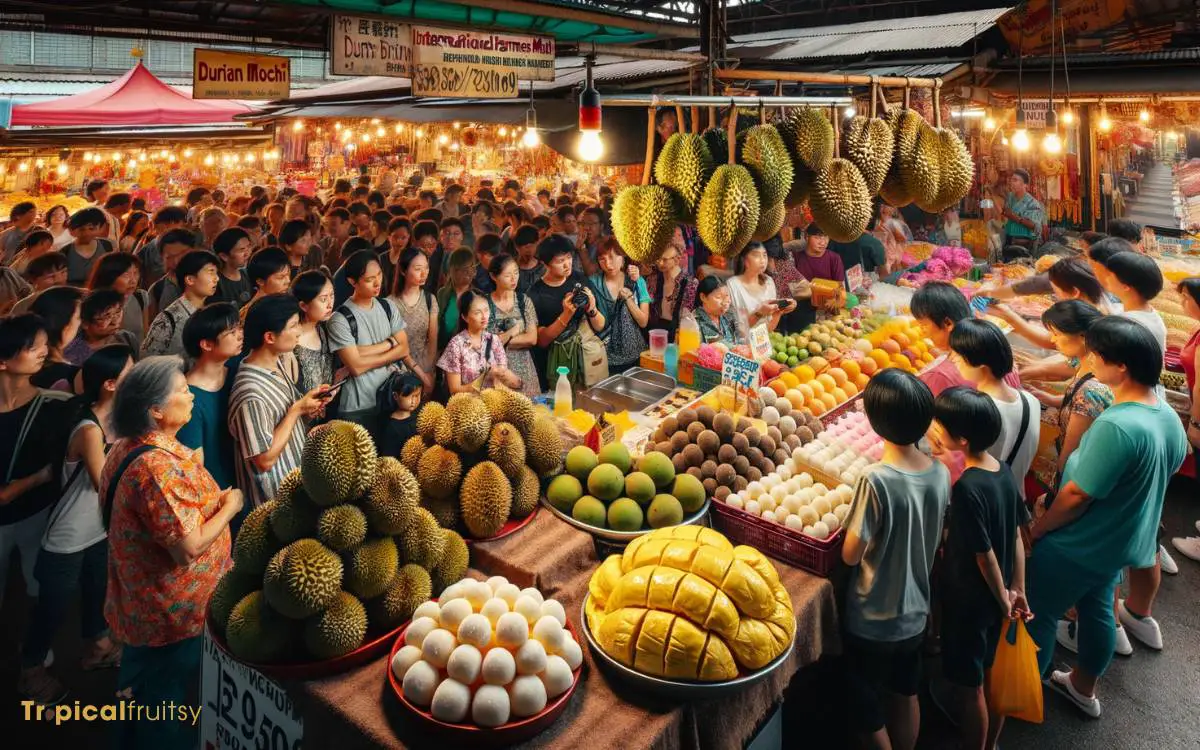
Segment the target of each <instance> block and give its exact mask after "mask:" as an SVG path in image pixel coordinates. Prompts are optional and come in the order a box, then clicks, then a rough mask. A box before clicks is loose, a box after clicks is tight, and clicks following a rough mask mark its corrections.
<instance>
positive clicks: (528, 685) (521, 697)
mask: <svg viewBox="0 0 1200 750" xmlns="http://www.w3.org/2000/svg"><path fill="white" fill-rule="evenodd" d="M508 698H509V701H510V702H511V703H512V713H513V716H521V717H526V716H533V715H534V714H536V713H538V712H539V711H541V710H542V709H543V708H545V707H546V686H545V685H543V684H542V681H541V680H540V679H538V677H537V676H536V675H531V674H527V675H521V676H520V677H518V678H517V679H515V680H513V681H512V684H511V685H509V686H508Z"/></svg>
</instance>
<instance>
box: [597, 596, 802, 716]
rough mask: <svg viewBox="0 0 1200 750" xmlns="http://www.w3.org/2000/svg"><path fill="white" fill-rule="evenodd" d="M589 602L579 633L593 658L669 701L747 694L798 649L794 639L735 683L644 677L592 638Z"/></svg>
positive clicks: (607, 669)
mask: <svg viewBox="0 0 1200 750" xmlns="http://www.w3.org/2000/svg"><path fill="white" fill-rule="evenodd" d="M590 598H591V594H587V595H586V596H584V597H583V605H582V606H581V607H580V609H579V622H580V629H581V630H583V634H584V636H585V637H586V638H587V642H588V646H590V647H591V649H592V656H593V657H594V658H595V660H596V663H597V664H598V665H599V666H600V668H601V669H602V670H603V671H604V672H605V673H606V674H609V675H611V676H613V677H616V678H617V679H619V680H622V681H623V682H625V683H627V684H629V685H631V686H633V687H636V688H639V689H642V690H645V691H646V692H648V693H653V694H655V695H660V696H663V697H666V698H673V699H675V700H681V701H706V700H713V699H716V698H723V697H725V696H727V695H730V694H732V693H737V692H739V691H742V690H745V689H746V688H748V687H750V686H751V685H753V684H755V683H757V682H760V681H762V680H764V679H766V678H767V677H768V676H770V674H771V673H772V672H774V671H775V670H777V669H779V668H780V667H782V666H783V665H784V663H786V662H787V660H788V657H790V656H791V655H792V651H793V650H794V649H795V648H796V639H795V638H793V639H792V642H791V643H789V644H788V647H787V648H785V649H784V650H783V653H782V654H780V655H779V656H776V657H775V658H774V659H772V660H771V662H770V663H769V664H767V665H766V666H765V667H763V668H762V669H756V670H754V671H753V672H746V673H745V674H740V675H738V676H737V677H734V678H733V679H732V680H725V681H724V682H699V681H694V680H673V679H668V678H666V677H654V676H653V675H648V674H643V673H642V672H639V671H637V670H636V669H633V668H632V667H628V666H626V665H624V664H622V663H621V662H619V661H617V660H616V659H614V658H612V657H611V656H609V655H608V654H606V653H605V652H604V649H602V648H600V644H599V643H597V642H596V639H595V638H594V637H593V636H592V629H591V627H590V625H589V623H588V619H587V603H588V599H590Z"/></svg>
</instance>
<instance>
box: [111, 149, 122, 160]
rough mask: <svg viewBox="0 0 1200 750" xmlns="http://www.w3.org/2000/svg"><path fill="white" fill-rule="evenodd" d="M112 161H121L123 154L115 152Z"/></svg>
mask: <svg viewBox="0 0 1200 750" xmlns="http://www.w3.org/2000/svg"><path fill="white" fill-rule="evenodd" d="M112 160H113V161H121V152H120V151H113V155H112Z"/></svg>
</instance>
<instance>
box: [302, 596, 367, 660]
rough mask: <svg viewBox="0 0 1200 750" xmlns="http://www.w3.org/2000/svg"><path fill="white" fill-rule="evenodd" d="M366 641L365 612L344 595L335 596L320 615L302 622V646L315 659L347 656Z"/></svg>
mask: <svg viewBox="0 0 1200 750" xmlns="http://www.w3.org/2000/svg"><path fill="white" fill-rule="evenodd" d="M366 637H367V611H366V610H365V609H364V608H363V605H362V602H360V601H359V600H358V599H355V598H354V597H353V596H351V595H350V594H347V593H346V592H345V591H340V592H338V595H337V598H336V599H335V600H334V602H333V604H331V605H330V606H329V608H328V609H326V610H325V611H324V612H321V613H319V614H316V615H313V616H312V617H310V618H308V620H306V621H305V622H304V645H305V646H306V647H307V648H308V652H309V653H310V654H312V655H313V656H315V657H316V658H318V659H332V658H334V657H337V656H342V655H343V654H348V653H350V652H351V651H353V650H354V649H356V648H358V647H359V646H361V645H362V643H363V640H364V639H365V638H366Z"/></svg>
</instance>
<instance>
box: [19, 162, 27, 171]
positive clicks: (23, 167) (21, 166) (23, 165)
mask: <svg viewBox="0 0 1200 750" xmlns="http://www.w3.org/2000/svg"><path fill="white" fill-rule="evenodd" d="M17 171H18V172H28V171H29V162H27V161H23V162H21V163H20V164H18V165H17Z"/></svg>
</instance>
